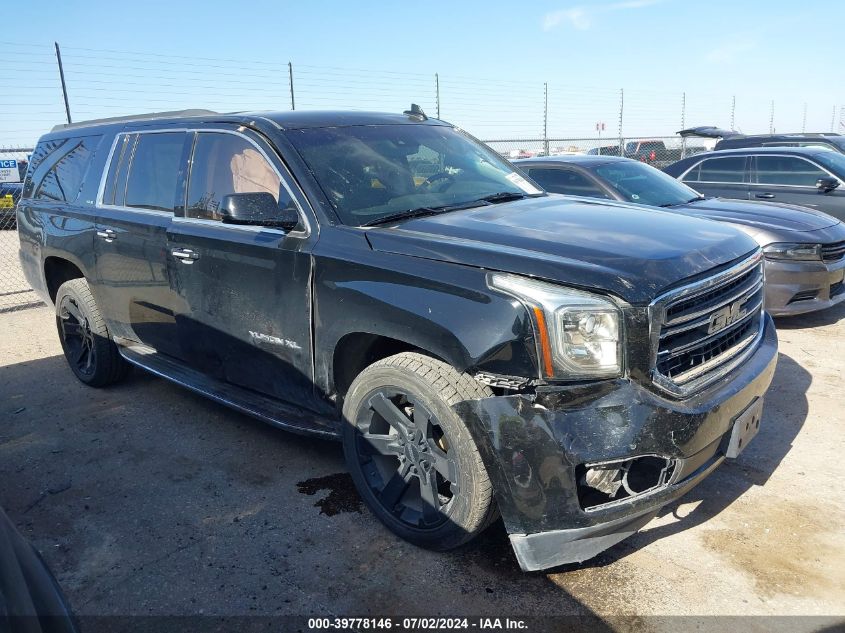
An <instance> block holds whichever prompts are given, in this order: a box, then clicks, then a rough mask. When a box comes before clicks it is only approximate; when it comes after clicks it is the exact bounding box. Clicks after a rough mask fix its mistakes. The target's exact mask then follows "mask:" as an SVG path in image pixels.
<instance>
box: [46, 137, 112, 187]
mask: <svg viewBox="0 0 845 633" xmlns="http://www.w3.org/2000/svg"><path fill="white" fill-rule="evenodd" d="M101 138H102V136H86V137H83V138H70V139H67V140H66V142H65V143H64V144H63V145H62V148H61V150H60V151H61V152H62V153H63V154H64V155H63V156H62V157H61V158H60V159H59V160H58V161H57V162H56V164H55V165H53V166H52V167H51V168H50V169H49V170H48V171H47V172H46V173H45V174H44V177H43V178H42V180H41V182H40V183H39V184H38V186H37V188H36V189H35V196H34V197H35V198H37V199H42V200H55V201H58V202H75V201H76V198H77V197H78V196H79V191H80V189H81V188H82V182H83V179H84V177H85V173H86V172H87V171H88V166H89V165H90V163H91V158H92V156H93V155H94V150H95V149H96V148H97V145H98V144H99V143H100V139H101Z"/></svg>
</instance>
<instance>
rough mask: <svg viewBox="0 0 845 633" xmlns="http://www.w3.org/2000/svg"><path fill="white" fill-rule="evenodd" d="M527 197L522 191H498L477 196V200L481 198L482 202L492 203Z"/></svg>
mask: <svg viewBox="0 0 845 633" xmlns="http://www.w3.org/2000/svg"><path fill="white" fill-rule="evenodd" d="M534 195H542V194H534ZM528 197H529V194H527V193H522V192H519V191H500V192H499V193H491V194H490V195H489V196H483V197H481V198H479V200H483V201H484V202H492V203H493V204H495V203H497V202H510V201H511V200H522V199H523V198H528Z"/></svg>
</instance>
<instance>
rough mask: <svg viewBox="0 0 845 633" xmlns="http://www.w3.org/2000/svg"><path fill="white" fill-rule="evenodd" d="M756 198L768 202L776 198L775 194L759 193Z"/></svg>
mask: <svg viewBox="0 0 845 633" xmlns="http://www.w3.org/2000/svg"><path fill="white" fill-rule="evenodd" d="M754 197H755V198H764V199H766V200H771V199H772V198H774V197H775V194H773V193H758V194H756V195H755V196H754Z"/></svg>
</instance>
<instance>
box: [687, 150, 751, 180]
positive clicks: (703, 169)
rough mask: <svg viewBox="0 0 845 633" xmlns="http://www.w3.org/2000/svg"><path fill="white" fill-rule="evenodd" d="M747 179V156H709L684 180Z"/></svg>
mask: <svg viewBox="0 0 845 633" xmlns="http://www.w3.org/2000/svg"><path fill="white" fill-rule="evenodd" d="M744 181H745V156H727V157H725V158H708V159H707V160H703V161H701V162H700V163H699V164H698V165H696V166H695V167H694V168H693V169H691V170H690V171H689V173H687V174H686V175H685V176H684V182H719V183H742V182H744Z"/></svg>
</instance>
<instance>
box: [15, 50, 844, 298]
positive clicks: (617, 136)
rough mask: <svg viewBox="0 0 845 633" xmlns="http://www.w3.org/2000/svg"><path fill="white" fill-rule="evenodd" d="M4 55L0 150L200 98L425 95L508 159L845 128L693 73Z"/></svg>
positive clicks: (22, 292) (367, 101)
mask: <svg viewBox="0 0 845 633" xmlns="http://www.w3.org/2000/svg"><path fill="white" fill-rule="evenodd" d="M0 56H2V57H3V59H4V63H3V64H2V65H0V83H2V85H4V86H7V87H10V88H9V89H8V90H6V91H5V92H4V93H3V95H2V96H0V106H2V109H3V117H2V118H0V160H15V161H18V162H19V163H20V164H24V161H25V160H26V158H27V156H28V155H29V153H30V152H31V149H30V148H31V146H32V145H33V144H34V143H35V140H36V139H37V138H38V137H39V136H40V135H41V134H43V133H44V132H46V131H47V130H49V129H50V128H51V127H52V126H53V125H55V124H56V123H63V122H65V121H69V120H71V119H73V120H74V121H80V120H86V119H97V118H104V117H110V116H122V115H126V114H131V113H140V112H160V111H166V110H181V109H189V108H196V107H203V108H209V109H212V110H216V111H219V112H231V111H240V110H288V109H290V110H295V109H312V110H313V109H341V110H348V109H353V110H354V109H362V110H375V111H381V112H402V111H403V110H405V109H407V108H408V107H409V106H410V104H411V103H417V104H419V105H420V106H422V108H423V109H424V110H425V111H426V112H427V113H428V114H429V115H431V116H435V117H437V118H440V117H442V118H444V119H446V120H448V121H451V122H453V123H455V124H457V125H460V126H461V127H463V128H464V129H466V130H467V131H468V132H469V133H471V134H473V135H474V136H476V137H478V138H481V139H488V140H487V143H488V144H489V145H491V146H492V147H493V148H494V149H495V150H496V151H497V152H499V153H500V154H501V155H502V156H504V157H505V158H508V159H515V158H526V157H531V156H554V155H561V154H598V155H607V156H625V157H627V158H633V159H635V160H640V161H642V162H645V163H648V164H650V165H653V166H654V167H658V168H661V167H665V166H666V165H668V164H670V163H672V162H674V161H676V160H679V159H680V158H682V157H685V156H689V155H691V154H696V153H700V152H703V151H705V150H707V149H710V148H712V145H713V144H715V141H706V140H703V139H687V140H684V139H681V138H680V137H679V136H677V135H674V136H672V134H673V133H674V132H676V131H677V130H679V129H683V128H685V127H690V126H694V125H716V126H718V127H728V128H730V129H736V130H739V131H742V132H745V133H759V132H774V131H781V132H797V131H802V132H803V131H827V130H829V131H831V132H833V131H836V132H839V133H845V105H842V104H834V103H827V104H826V103H812V102H809V103H808V102H807V101H806V100H805V97H804V96H802V95H801V94H799V93H796V92H795V91H789V90H787V89H780V92H777V93H773V94H766V95H764V94H760V93H759V92H747V93H745V94H728V93H724V94H713V93H711V92H709V91H706V92H705V91H701V90H697V89H695V88H694V87H693V88H694V89H693V90H692V91H689V92H687V91H683V90H678V91H669V90H649V89H645V88H641V87H639V86H631V87H625V88H623V87H621V86H613V85H611V84H609V83H607V82H597V83H598V85H592V86H588V85H574V84H572V83H571V82H569V81H567V80H566V77H565V76H563V75H557V76H556V75H553V76H551V77H549V78H548V81H545V80H543V81H535V80H530V79H529V78H526V77H524V76H521V75H520V76H501V77H480V76H470V77H467V76H459V75H453V74H451V72H449V69H448V68H441V69H439V70H440V72H438V69H436V68H420V67H416V68H411V67H408V68H405V67H404V66H403V67H396V68H394V69H393V70H389V69H373V68H357V69H356V68H348V67H333V66H315V65H309V64H306V63H301V62H299V61H288V60H287V59H284V60H283V59H281V58H280V59H275V60H274V59H269V58H268V59H258V60H256V59H253V60H245V59H227V58H202V57H190V56H179V55H172V54H163V53H161V52H158V51H155V52H154V51H125V50H123V51H122V50H113V49H112V50H106V49H92V48H83V47H75V46H66V47H63V48H61V50H60V46H59V44H52V43H47V42H41V43H37V42H26V43H24V42H0ZM443 71H446V72H443ZM632 132H634V133H636V134H640V133H642V132H647V133H649V134H650V135H649V136H637V135H634V134H632ZM593 134H595V135H594V136H593ZM651 135H653V136H651ZM4 147H5V149H4ZM6 179H7V180H8V178H6ZM21 179H22V178H21ZM20 192H21V185H20V183H13V182H0V312H2V311H8V310H16V309H20V308H22V307H26V306H30V305H34V304H37V299H36V297H35V295H34V293H33V292H32V291H31V290H30V289H29V288H28V287H27V284H26V282H25V280H24V277H23V274H22V272H21V269H20V265H19V262H18V235H17V231H16V230H15V205H16V204H17V201H18V198H19V197H20Z"/></svg>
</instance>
